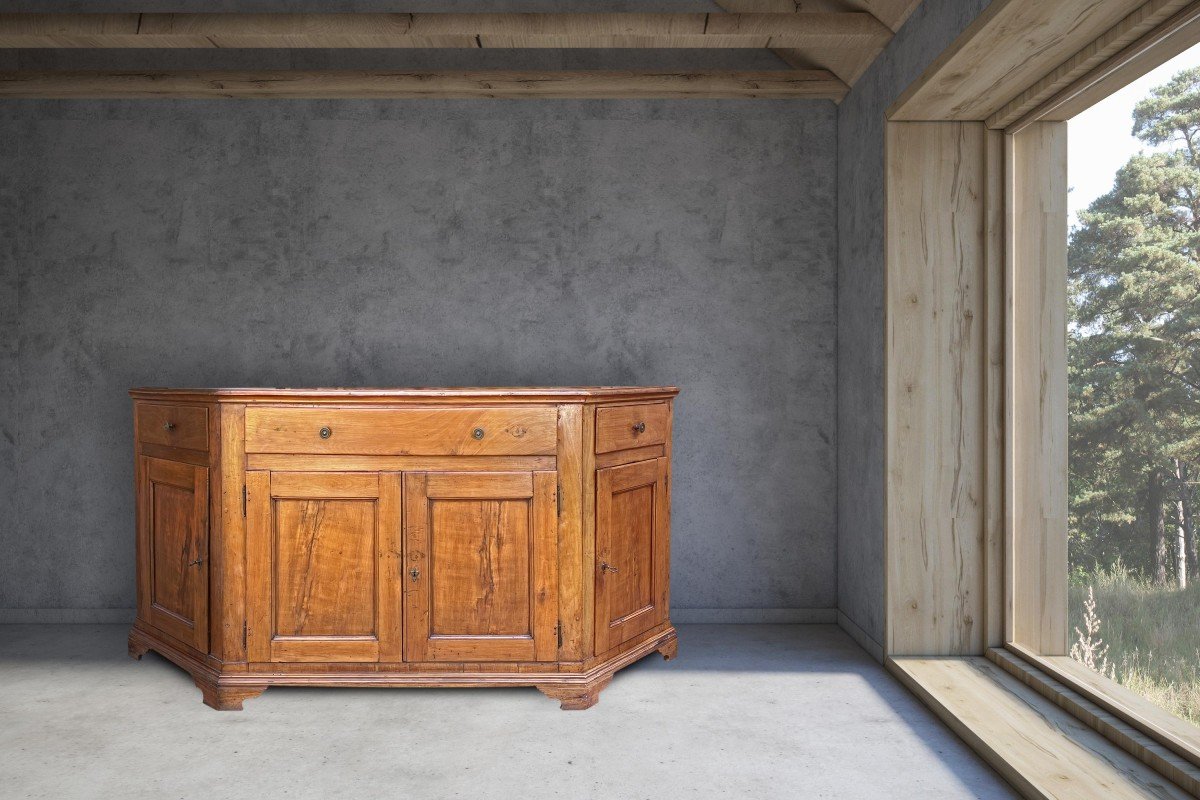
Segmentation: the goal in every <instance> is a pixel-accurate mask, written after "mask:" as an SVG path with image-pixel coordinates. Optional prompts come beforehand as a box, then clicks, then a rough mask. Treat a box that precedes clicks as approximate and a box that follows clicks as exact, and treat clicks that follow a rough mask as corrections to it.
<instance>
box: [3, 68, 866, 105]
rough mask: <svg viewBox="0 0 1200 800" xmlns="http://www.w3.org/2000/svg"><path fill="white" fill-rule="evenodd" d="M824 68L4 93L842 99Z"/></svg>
mask: <svg viewBox="0 0 1200 800" xmlns="http://www.w3.org/2000/svg"><path fill="white" fill-rule="evenodd" d="M847 91H848V87H847V86H846V84H844V83H843V82H842V81H841V80H839V79H838V78H837V77H836V76H834V75H833V74H831V73H830V72H827V71H825V70H775V71H768V72H697V73H686V74H685V73H645V72H504V71H494V72H443V73H416V72H300V71H290V70H289V71H278V72H253V73H249V72H6V73H0V99H5V98H9V99H18V98H19V99H59V100H77V99H163V98H198V99H205V98H263V99H265V98H285V99H287V98H290V99H332V98H338V99H342V98H345V99H410V98H540V99H671V98H702V99H747V98H749V99H779V100H834V101H838V100H841V99H842V97H844V96H845V94H846V92H847Z"/></svg>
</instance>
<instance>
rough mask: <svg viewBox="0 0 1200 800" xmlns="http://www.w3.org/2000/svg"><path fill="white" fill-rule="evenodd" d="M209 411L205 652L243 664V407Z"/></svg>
mask: <svg viewBox="0 0 1200 800" xmlns="http://www.w3.org/2000/svg"><path fill="white" fill-rule="evenodd" d="M214 408H215V409H216V413H217V415H218V422H219V424H218V426H216V429H215V431H214V434H215V435H216V436H217V442H216V446H215V448H214V449H215V451H216V452H217V453H218V458H219V460H218V462H217V480H216V482H215V485H216V486H217V487H219V488H218V489H217V491H216V492H214V495H218V496H217V497H215V498H214V501H216V502H217V503H218V507H217V508H214V510H213V514H212V519H213V520H214V521H217V522H218V523H219V524H216V525H213V526H212V531H211V535H210V543H209V552H210V558H209V563H210V565H211V570H210V573H209V574H210V580H209V583H210V586H211V590H212V599H211V602H210V627H211V631H212V633H211V636H212V642H211V647H212V654H213V655H214V656H215V657H217V658H218V659H221V660H222V661H226V662H230V663H240V662H244V661H245V660H246V639H245V623H246V517H245V515H244V513H243V509H244V507H243V505H242V502H243V497H244V495H243V492H244V490H245V486H246V473H245V462H246V451H245V432H246V427H245V422H246V407H245V406H243V405H241V404H236V403H235V404H228V405H222V406H215V407H214Z"/></svg>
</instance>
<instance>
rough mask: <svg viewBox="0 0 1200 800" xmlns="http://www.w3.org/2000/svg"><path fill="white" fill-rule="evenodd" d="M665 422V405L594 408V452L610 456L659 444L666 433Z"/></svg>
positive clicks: (666, 407) (649, 404)
mask: <svg viewBox="0 0 1200 800" xmlns="http://www.w3.org/2000/svg"><path fill="white" fill-rule="evenodd" d="M667 419H668V406H667V404H666V403H646V404H644V405H631V406H602V407H600V408H597V409H596V452H597V453H611V452H613V451H614V450H630V449H633V448H638V447H647V446H649V445H656V444H662V443H663V442H665V441H666V440H667V436H668V435H669V433H670V431H669V430H668V428H667Z"/></svg>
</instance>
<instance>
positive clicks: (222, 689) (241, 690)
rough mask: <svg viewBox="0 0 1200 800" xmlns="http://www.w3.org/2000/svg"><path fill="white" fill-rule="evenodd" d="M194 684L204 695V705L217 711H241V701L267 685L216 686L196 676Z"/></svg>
mask: <svg viewBox="0 0 1200 800" xmlns="http://www.w3.org/2000/svg"><path fill="white" fill-rule="evenodd" d="M196 686H198V687H199V688H200V691H201V692H202V693H203V695H204V705H206V706H208V707H209V708H215V709H216V710H217V711H241V710H242V701H243V700H249V699H251V698H253V697H258V696H259V695H260V694H262V693H263V692H265V691H266V690H267V685H266V684H265V683H264V684H261V685H253V686H241V685H239V686H217V685H215V684H212V683H210V682H208V681H207V680H203V679H201V678H196Z"/></svg>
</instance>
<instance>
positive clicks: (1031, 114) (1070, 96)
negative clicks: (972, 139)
mask: <svg viewBox="0 0 1200 800" xmlns="http://www.w3.org/2000/svg"><path fill="white" fill-rule="evenodd" d="M1148 6H1149V4H1148ZM1148 6H1144V7H1143V9H1144V10H1146V11H1149V10H1150V9H1149V7H1148ZM1150 16H1151V15H1150V14H1145V17H1150ZM1158 16H1159V15H1157V14H1156V15H1153V17H1152V18H1151V19H1150V20H1149V21H1153V19H1157V18H1158ZM1146 22H1147V20H1146V19H1145V18H1143V15H1142V14H1136V13H1135V14H1133V15H1130V17H1128V18H1126V21H1125V22H1123V23H1122V24H1121V25H1118V26H1117V27H1116V28H1114V29H1113V30H1112V31H1110V32H1109V33H1108V34H1106V35H1105V37H1103V40H1102V41H1099V42H1096V43H1095V44H1094V45H1093V46H1091V47H1089V48H1086V49H1085V50H1084V51H1081V52H1080V53H1079V54H1077V55H1076V56H1075V57H1074V58H1072V59H1071V60H1070V61H1068V62H1067V63H1066V64H1063V65H1062V66H1061V67H1059V69H1058V70H1056V71H1055V73H1054V74H1052V75H1050V76H1048V77H1047V78H1046V79H1045V84H1046V86H1045V87H1044V88H1046V89H1047V90H1053V89H1057V91H1054V92H1053V93H1052V94H1049V92H1039V91H1038V89H1039V88H1041V87H1040V86H1035V87H1034V88H1033V89H1031V90H1030V91H1029V92H1026V93H1023V94H1022V95H1021V96H1020V97H1018V98H1016V100H1014V101H1013V102H1012V103H1010V104H1009V105H1008V106H1005V108H1003V109H1001V110H1000V111H998V112H996V114H993V115H992V117H991V118H989V120H988V124H989V125H992V126H993V127H1000V126H1001V125H1002V124H1003V125H1006V127H1007V129H1010V131H1009V132H1011V133H1016V132H1018V131H1019V130H1020V129H1021V128H1023V127H1025V126H1026V125H1028V124H1029V123H1031V122H1036V121H1038V120H1047V121H1066V120H1069V119H1071V118H1072V117H1074V116H1075V115H1076V114H1079V113H1080V112H1082V111H1084V110H1085V109H1087V108H1090V107H1091V106H1092V105H1094V104H1095V103H1098V102H1100V101H1101V100H1103V99H1104V98H1106V97H1108V96H1109V95H1111V94H1113V93H1115V92H1117V91H1119V90H1121V89H1123V88H1125V87H1126V86H1127V85H1129V84H1130V83H1132V82H1133V81H1135V80H1137V79H1138V78H1140V77H1142V76H1143V75H1145V74H1146V73H1148V72H1150V71H1151V70H1153V69H1155V68H1157V67H1159V66H1161V65H1163V64H1165V63H1166V62H1168V61H1170V60H1171V59H1172V58H1174V57H1175V56H1177V55H1179V54H1180V53H1182V52H1184V51H1185V50H1187V49H1189V48H1190V47H1192V46H1193V45H1195V44H1196V43H1197V42H1200V3H1197V2H1191V3H1189V4H1188V5H1186V6H1184V7H1183V8H1182V9H1181V10H1180V11H1179V12H1178V13H1176V14H1175V15H1174V16H1172V17H1170V18H1168V19H1167V20H1166V21H1164V22H1162V23H1160V24H1159V25H1157V26H1156V27H1154V28H1152V29H1151V30H1149V31H1145V32H1144V33H1143V32H1142V31H1144V30H1145V27H1146V25H1145V23H1146ZM1138 34H1141V35H1140V36H1138ZM1135 36H1136V37H1137V38H1132V37H1135ZM1125 42H1128V44H1125V46H1124V47H1122V48H1121V49H1119V50H1118V49H1116V48H1117V47H1119V46H1120V45H1122V44H1124V43H1125ZM1114 51H1115V52H1114ZM1108 53H1111V55H1107V57H1105V56H1106V54H1108ZM1046 94H1048V96H1045V95H1046ZM1035 95H1036V96H1035ZM1043 96H1044V99H1041V98H1042V97H1043ZM1039 99H1041V101H1040V102H1037V103H1036V104H1034V101H1036V100H1039ZM1010 111H1011V112H1012V113H1009V112H1010ZM1022 111H1023V112H1024V113H1021V114H1020V116H1019V117H1017V118H1015V119H1013V118H1012V117H1014V115H1015V114H1016V113H1017V112H1022Z"/></svg>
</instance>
